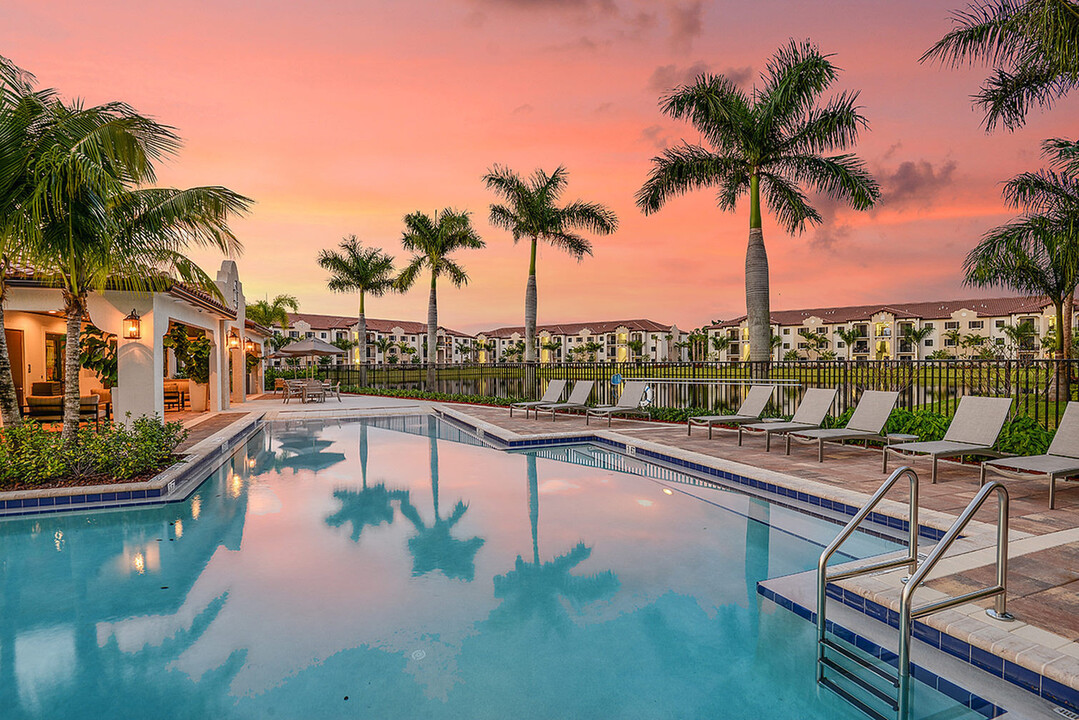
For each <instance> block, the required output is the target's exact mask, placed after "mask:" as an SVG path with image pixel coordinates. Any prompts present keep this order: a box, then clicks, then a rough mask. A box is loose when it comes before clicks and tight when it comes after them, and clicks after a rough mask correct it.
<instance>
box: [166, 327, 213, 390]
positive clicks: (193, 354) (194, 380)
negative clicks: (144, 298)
mask: <svg viewBox="0 0 1079 720" xmlns="http://www.w3.org/2000/svg"><path fill="white" fill-rule="evenodd" d="M162 344H163V345H164V346H165V347H167V348H172V351H173V353H174V354H175V355H176V362H177V363H178V364H179V365H181V370H180V372H177V376H181V375H183V376H186V377H187V382H188V397H189V399H190V403H191V410H193V411H194V412H202V411H204V410H205V409H206V406H207V405H208V404H209V395H210V352H211V347H212V346H211V344H210V341H209V339H208V338H207V337H206V336H205V335H203V336H201V337H197V338H191V337H188V334H187V329H186V328H185V327H183V326H182V325H175V326H173V327H172V329H171V330H169V332H168V333H167V334H166V335H165V337H164V340H163V341H162Z"/></svg>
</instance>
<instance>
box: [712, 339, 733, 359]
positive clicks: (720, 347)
mask: <svg viewBox="0 0 1079 720" xmlns="http://www.w3.org/2000/svg"><path fill="white" fill-rule="evenodd" d="M730 346H731V339H730V337H729V336H727V335H713V336H712V349H713V350H715V351H716V359H717V360H722V359H723V353H725V352H726V351H727V349H728V348H730Z"/></svg>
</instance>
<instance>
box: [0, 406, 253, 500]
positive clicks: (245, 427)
mask: <svg viewBox="0 0 1079 720" xmlns="http://www.w3.org/2000/svg"><path fill="white" fill-rule="evenodd" d="M263 425H264V421H263V418H262V416H256V417H254V418H251V419H250V420H249V421H248V422H246V423H244V424H242V426H241V427H240V428H239V429H238V430H237V432H235V433H233V434H232V435H231V436H229V437H228V438H227V439H226V440H224V441H223V442H221V444H219V445H218V446H216V447H215V448H213V449H211V450H208V451H206V452H203V453H199V454H198V455H195V456H189V457H187V458H185V459H183V460H181V461H180V462H179V463H177V464H175V465H172V466H170V467H168V468H166V469H165V470H163V471H162V474H164V473H167V472H176V474H177V475H176V477H175V478H173V479H172V480H171V481H169V483H168V484H167V485H165V486H163V487H159V488H146V489H142V490H123V491H112V492H104V493H103V492H86V493H83V494H80V495H74V494H72V495H51V496H48V497H35V498H22V499H17V500H0V520H3V519H5V518H10V517H22V516H25V515H43V514H46V513H58V512H71V511H82V510H109V509H116V508H129V507H142V506H147V505H166V504H169V503H174V502H183V501H184V500H186V499H187V498H188V497H190V495H191V493H193V492H195V490H197V489H198V488H199V486H200V485H202V484H203V483H204V482H206V480H208V479H209V478H210V476H211V475H213V473H214V472H216V471H217V469H218V468H219V467H221V466H222V465H224V464H225V462H227V461H228V459H229V458H231V457H232V456H233V455H234V454H235V453H236V450H237V449H238V448H239V447H240V446H241V445H243V444H244V443H245V442H247V441H248V440H249V439H250V438H251V436H252V435H254V434H255V433H256V432H258V431H259V430H261V429H262V427H263ZM158 477H159V476H158Z"/></svg>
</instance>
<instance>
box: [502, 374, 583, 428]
mask: <svg viewBox="0 0 1079 720" xmlns="http://www.w3.org/2000/svg"><path fill="white" fill-rule="evenodd" d="M567 384H569V380H552V381H551V382H549V383H547V389H546V390H544V391H543V397H541V398H540V399H539V400H529V401H527V402H519V403H513V404H512V405H510V417H513V409H514V408H517V409H518V410H521V409H523V410H524V411H525V418H526V419H527V418H528V411H529V410H531V409H533V408H538V407H539V406H541V405H554V404H555V403H556V402H558V400H559V398H561V397H562V393H564V392H565V391H566V385H567Z"/></svg>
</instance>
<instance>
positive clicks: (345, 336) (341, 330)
mask: <svg viewBox="0 0 1079 720" xmlns="http://www.w3.org/2000/svg"><path fill="white" fill-rule="evenodd" d="M273 330H274V332H275V333H277V334H279V335H285V336H287V337H290V338H292V339H294V340H302V339H304V338H318V339H319V340H324V341H326V342H328V343H331V344H333V343H334V342H336V341H342V340H343V341H347V342H350V343H356V342H357V341H358V340H359V338H360V324H359V321H358V320H357V319H356V316H354V315H353V316H351V317H350V316H344V315H320V314H315V313H291V314H289V325H288V327H287V328H281V327H280V326H278V325H275V326H274V328H273ZM426 340H427V324H426V323H418V322H410V321H408V320H381V319H378V318H367V361H368V362H369V363H372V364H380V363H388V362H409V361H411V358H412V357H416V358H418V359H419V360H420V361H421V362H425V361H426V359H427V348H426V347H425V343H426ZM473 340H474V338H473V337H472V336H471V335H469V334H468V333H463V332H459V331H457V330H452V329H450V328H445V327H441V326H439V328H438V331H437V346H438V347H437V351H438V355H437V357H436V362H439V363H456V362H469V361H474V358H475V352H474V349H473V348H474V345H473ZM391 358H395V359H391ZM280 362H281V361H280V360H277V361H275V365H279V364H280ZM359 362H360V350H359V348H357V347H355V346H353V347H352V348H351V349H350V350H349V351H348V355H347V356H346V355H342V356H339V357H336V358H333V363H334V364H338V365H347V364H356V363H359Z"/></svg>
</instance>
